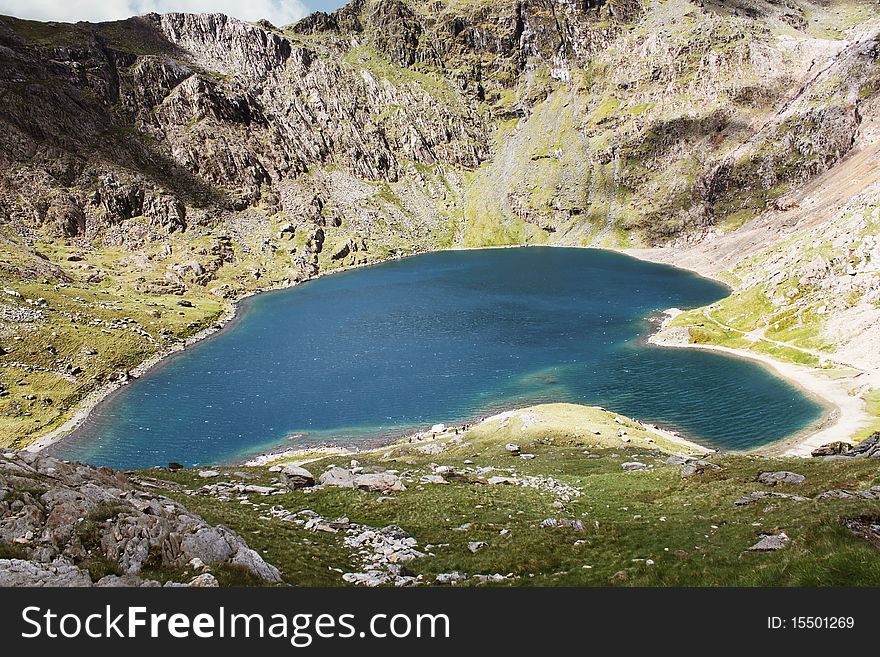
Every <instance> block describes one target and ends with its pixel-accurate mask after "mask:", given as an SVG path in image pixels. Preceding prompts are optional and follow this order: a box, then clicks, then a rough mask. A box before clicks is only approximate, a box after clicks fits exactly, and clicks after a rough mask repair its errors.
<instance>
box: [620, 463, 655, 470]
mask: <svg viewBox="0 0 880 657" xmlns="http://www.w3.org/2000/svg"><path fill="white" fill-rule="evenodd" d="M620 467H621V468H623V469H624V471H626V472H635V471H637V470H647V469H648V467H649V466H648V465H646V464H644V463H640V462H639V461H627V462H626V463H622V464H621V465H620Z"/></svg>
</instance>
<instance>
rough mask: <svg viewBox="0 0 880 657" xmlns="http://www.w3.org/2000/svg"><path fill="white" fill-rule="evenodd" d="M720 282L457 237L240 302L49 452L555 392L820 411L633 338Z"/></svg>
mask: <svg viewBox="0 0 880 657" xmlns="http://www.w3.org/2000/svg"><path fill="white" fill-rule="evenodd" d="M726 294H727V290H726V289H725V288H724V287H723V286H721V285H719V284H717V283H715V282H712V281H709V280H707V279H704V278H700V277H699V276H696V275H694V274H692V273H690V272H687V271H683V270H680V269H675V268H673V267H669V266H665V265H657V264H652V263H647V262H643V261H640V260H636V259H634V258H630V257H627V256H623V255H620V254H617V253H613V252H609V251H603V250H596V249H559V248H542V247H537V248H523V249H489V250H481V251H453V252H443V253H432V254H427V255H422V256H417V257H413V258H407V259H403V260H397V261H391V262H387V263H384V264H381V265H377V266H374V267H368V268H363V269H358V270H351V271H347V272H344V273H339V274H335V275H333V276H326V277H323V278H320V279H317V280H314V281H310V282H308V283H305V284H303V285H300V286H298V287H295V288H292V289H289V290H283V291H279V292H271V293H266V294H261V295H258V296H255V297H252V298H250V299H247V300H246V301H244V302H243V303H242V304H241V308H240V313H241V314H240V318H239V319H238V320H237V321H236V322H235V323H234V324H232V325H231V326H230V327H228V328H227V329H226V330H224V331H222V332H220V333H219V334H217V335H216V336H214V337H212V338H211V339H208V340H206V341H204V342H201V343H199V344H197V345H195V346H193V347H191V348H189V349H187V350H186V351H185V352H183V353H181V354H179V355H177V356H175V357H173V358H171V359H169V360H168V361H167V363H166V364H164V365H162V366H160V367H158V368H155V369H154V370H152V371H150V372H149V373H148V374H146V375H145V376H143V377H141V378H140V379H139V380H137V381H135V382H133V383H132V384H130V385H128V386H125V387H124V388H123V389H121V390H120V391H119V392H118V393H117V394H115V395H113V396H112V397H111V398H110V399H109V400H107V401H106V402H104V403H102V404H101V405H100V406H98V408H96V409H95V411H94V412H93V413H92V415H91V416H90V417H89V419H88V420H87V421H86V422H85V423H84V424H83V425H82V427H81V428H80V429H78V430H77V432H76V433H75V434H74V435H73V436H71V437H70V438H68V439H66V440H65V441H62V442H61V443H59V444H58V445H57V446H55V447H54V448H53V452H54V453H55V454H56V455H59V456H61V457H63V458H69V459H77V460H81V461H86V462H90V463H94V464H98V465H109V466H113V467H121V468H137V467H146V466H153V465H164V464H166V463H168V462H169V461H178V462H180V463H183V464H186V465H197V464H208V463H224V462H232V461H235V460H237V459H241V458H244V457H247V456H250V455H253V454H256V453H260V452H263V451H266V450H268V449H271V448H275V447H280V446H281V447H286V446H293V445H307V444H308V443H309V442H310V441H312V442H322V443H323V442H341V443H346V444H351V443H354V444H357V443H362V442H365V441H369V440H371V439H375V438H377V437H378V436H388V435H394V434H403V433H404V432H406V431H408V430H411V429H421V428H424V427H426V426H429V425H431V424H434V423H437V422H447V423H448V422H454V421H467V420H469V419H473V418H476V417H479V416H482V415H486V414H488V413H490V412H492V411H496V410H499V409H504V408H512V407H516V406H522V405H526V404H533V403H539V402H550V401H565V402H574V403H581V404H588V405H601V406H604V407H606V408H609V409H612V410H614V411H617V412H619V413H622V414H624V415H629V416H633V417H636V418H638V419H641V420H645V421H651V422H656V423H660V424H663V425H668V426H671V427H674V428H676V429H678V430H680V431H682V432H683V433H685V434H686V435H688V436H690V437H692V438H694V439H696V440H699V441H700V442H702V443H703V444H707V445H712V446H715V447H720V448H726V449H746V448H750V447H755V446H758V445H762V444H765V443H769V442H772V441H775V440H778V439H780V438H783V437H786V436H788V435H790V434H792V433H794V432H796V431H798V430H801V429H803V428H805V427H807V426H808V425H810V424H812V423H813V422H815V421H816V420H818V419H819V418H820V417H821V414H822V409H821V407H820V406H819V405H818V404H817V403H815V402H814V401H813V400H811V399H810V398H808V397H805V396H804V395H803V394H802V393H801V392H800V391H799V390H797V389H796V388H795V387H793V386H791V385H789V384H788V383H786V382H785V381H783V380H781V379H779V378H777V377H775V376H773V375H772V374H770V373H769V372H768V371H767V370H766V369H765V368H763V367H761V366H760V365H758V364H755V363H753V362H749V361H745V360H741V359H736V358H731V357H727V356H724V355H720V354H715V353H709V352H705V351H697V350H683V349H663V348H657V347H651V346H645V345H643V344H640V337H642V336H644V334H645V333H646V332H647V331H648V330H649V325H648V322H647V321H646V318H647V317H648V316H649V315H650V314H651V313H652V312H654V311H656V310H660V309H664V308H669V307H673V306H677V307H693V306H699V305H704V304H707V303H711V302H713V301H716V300H718V299H720V298H722V297H724V296H725V295H726ZM294 435H298V437H295V438H291V436H294Z"/></svg>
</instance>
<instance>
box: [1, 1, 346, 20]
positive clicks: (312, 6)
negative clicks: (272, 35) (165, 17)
mask: <svg viewBox="0 0 880 657" xmlns="http://www.w3.org/2000/svg"><path fill="white" fill-rule="evenodd" d="M345 2H346V0H0V15H6V16H16V17H17V18H31V19H34V20H40V21H63V22H69V23H75V22H76V21H91V22H97V21H112V20H118V19H120V18H128V17H129V16H138V15H141V14H148V13H150V12H152V11H155V12H158V13H167V12H173V11H181V12H192V13H206V12H211V13H213V12H220V13H223V14H228V15H230V16H235V17H236V18H240V19H242V20H246V21H255V20H259V19H261V18H265V19H267V20H268V21H270V22H271V23H273V24H275V25H288V24H289V23H293V22H295V21H298V20H299V19H300V18H302V17H303V16H306V15H308V14H310V13H312V12H313V11H327V12H329V11H333V10H334V9H336V8H338V7H340V6H342V5H343V4H345Z"/></svg>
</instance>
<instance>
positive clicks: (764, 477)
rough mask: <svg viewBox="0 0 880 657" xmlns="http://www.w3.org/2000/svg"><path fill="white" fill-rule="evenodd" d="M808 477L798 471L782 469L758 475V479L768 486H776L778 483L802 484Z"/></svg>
mask: <svg viewBox="0 0 880 657" xmlns="http://www.w3.org/2000/svg"><path fill="white" fill-rule="evenodd" d="M806 480H807V478H806V477H805V476H804V475H802V474H797V473H796V472H788V471H786V470H780V471H779V472H762V473H761V474H759V475H758V481H759V482H761V483H762V484H765V485H767V486H775V485H776V484H802V483H804V482H805V481H806Z"/></svg>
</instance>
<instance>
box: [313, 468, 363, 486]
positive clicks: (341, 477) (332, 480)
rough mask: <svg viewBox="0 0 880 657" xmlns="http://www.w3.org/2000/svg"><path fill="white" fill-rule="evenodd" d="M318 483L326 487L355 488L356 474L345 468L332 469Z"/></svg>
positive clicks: (319, 478)
mask: <svg viewBox="0 0 880 657" xmlns="http://www.w3.org/2000/svg"><path fill="white" fill-rule="evenodd" d="M318 481H320V482H321V484H323V485H324V486H338V487H340V488H354V474H352V472H351V471H349V470H346V469H345V468H330V469H329V470H327V471H326V472H324V473H323V474H322V475H321V476H320V477H318Z"/></svg>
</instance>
